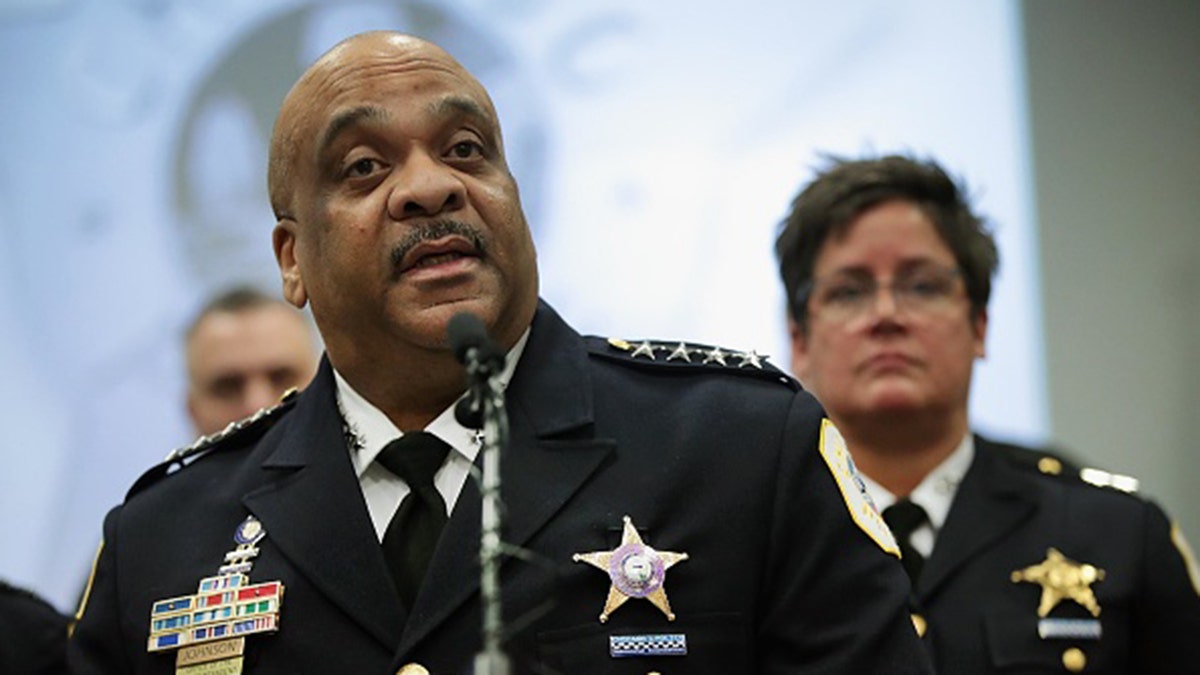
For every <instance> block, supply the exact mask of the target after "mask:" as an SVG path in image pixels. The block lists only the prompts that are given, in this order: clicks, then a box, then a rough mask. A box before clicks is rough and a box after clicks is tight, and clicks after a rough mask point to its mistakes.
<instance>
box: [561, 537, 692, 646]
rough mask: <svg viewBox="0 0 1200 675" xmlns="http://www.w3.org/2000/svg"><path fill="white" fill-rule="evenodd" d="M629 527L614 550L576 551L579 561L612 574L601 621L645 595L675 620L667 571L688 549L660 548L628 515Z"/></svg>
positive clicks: (680, 560)
mask: <svg viewBox="0 0 1200 675" xmlns="http://www.w3.org/2000/svg"><path fill="white" fill-rule="evenodd" d="M624 521H625V527H624V530H623V531H622V534H621V545H620V546H618V547H617V548H615V549H613V550H612V551H594V552H592V553H576V554H575V555H574V556H572V560H574V561H575V562H584V563H587V564H589V565H591V566H592V567H595V568H596V569H599V570H601V571H603V572H605V573H607V574H608V578H609V580H610V581H612V586H610V587H609V589H608V599H607V600H606V601H605V603H604V610H603V611H602V612H600V623H606V622H607V621H608V617H610V616H612V613H613V612H615V611H616V610H617V608H618V607H620V606H621V605H623V604H625V602H626V601H627V600H629V599H630V598H645V599H646V600H649V601H650V603H651V604H653V605H654V606H655V607H657V608H658V609H659V610H660V611H661V612H662V613H663V614H664V615H666V617H667V620H668V621H674V620H675V613H674V612H672V611H671V603H670V602H669V601H668V600H667V592H666V590H665V589H664V588H663V582H664V581H665V580H666V572H667V570H668V569H670V568H671V567H672V566H674V565H675V564H676V563H678V562H682V561H684V560H687V559H688V554H686V553H675V552H672V551H656V550H655V549H653V548H651V547H649V546H647V545H646V544H645V542H643V541H642V537H641V535H639V534H638V531H637V528H636V527H634V525H633V519H631V518H630V517H629V516H625V518H624Z"/></svg>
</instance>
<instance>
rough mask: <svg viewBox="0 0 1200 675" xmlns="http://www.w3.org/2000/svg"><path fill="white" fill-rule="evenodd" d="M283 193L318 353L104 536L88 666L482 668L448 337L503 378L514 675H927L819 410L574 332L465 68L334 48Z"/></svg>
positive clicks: (297, 281)
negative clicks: (465, 325) (482, 330)
mask: <svg viewBox="0 0 1200 675" xmlns="http://www.w3.org/2000/svg"><path fill="white" fill-rule="evenodd" d="M269 173H270V193H271V200H272V205H273V207H274V209H275V212H276V215H277V218H278V223H277V226H276V228H275V231H274V247H275V253H276V256H277V258H278V261H279V266H280V270H281V272H282V277H283V286H284V295H285V297H286V298H287V299H289V300H290V301H291V302H293V303H294V304H296V305H297V306H303V305H305V304H310V305H311V307H312V311H313V313H314V316H315V318H316V322H317V325H318V327H319V329H320V330H321V333H322V336H323V337H324V340H325V344H326V348H327V352H326V357H325V359H324V360H323V362H322V365H321V367H320V370H319V372H318V374H317V376H316V378H315V380H314V381H313V383H312V384H311V385H310V386H309V387H308V388H307V390H306V391H305V392H304V393H302V394H300V395H299V396H296V397H289V398H288V399H287V401H286V402H285V403H284V404H283V405H282V406H280V407H279V408H277V409H275V410H273V411H269V412H264V413H262V414H261V415H258V416H256V417H255V418H252V419H251V420H248V421H246V422H245V423H244V424H242V425H241V426H240V427H239V428H238V429H236V430H234V431H231V432H230V433H228V434H225V435H223V436H222V437H220V438H216V439H209V440H207V441H205V442H202V443H199V444H198V445H197V446H195V447H193V448H192V449H189V450H186V451H183V452H181V453H180V457H179V461H177V462H175V463H171V464H168V465H165V466H163V467H160V468H159V469H156V470H154V471H152V472H150V473H149V474H147V475H146V476H144V477H143V478H142V479H141V480H140V481H139V482H138V483H137V484H136V485H135V486H134V488H133V489H132V490H131V492H130V494H129V496H128V497H127V499H126V501H125V503H124V505H122V506H121V507H118V508H117V509H115V510H114V511H112V512H111V513H110V514H109V516H108V517H107V519H106V521H105V527H104V545H103V549H102V553H101V555H100V557H99V561H98V564H97V568H96V571H95V574H94V582H93V583H92V584H91V587H90V594H89V595H90V597H89V599H88V601H87V603H86V608H85V609H84V611H83V613H82V618H81V620H80V623H79V625H78V628H77V629H76V631H75V635H74V639H73V641H72V648H71V656H72V664H73V666H74V667H75V669H76V671H77V672H80V673H127V672H133V673H168V672H171V671H172V670H173V669H175V668H177V667H178V668H180V670H181V671H182V672H189V673H191V672H202V671H200V670H191V669H198V668H213V669H215V668H222V669H223V670H220V671H219V672H239V671H244V672H254V673H285V672H286V673H292V672H309V673H356V674H357V673H385V672H400V673H406V674H409V673H426V672H432V673H465V672H470V671H471V669H472V666H471V664H472V658H473V655H474V654H475V653H476V652H478V651H479V649H480V645H481V640H480V626H481V609H480V604H481V603H480V592H479V563H478V553H479V533H480V515H479V514H480V501H481V497H480V492H479V489H478V487H477V485H476V484H475V482H474V481H473V480H468V475H469V473H470V472H471V471H472V470H473V468H474V467H473V463H474V462H475V458H476V457H475V456H476V453H477V451H478V446H477V442H476V434H474V433H473V431H472V430H471V429H467V428H464V427H463V426H462V425H461V424H460V423H459V422H458V421H457V420H456V419H455V416H454V414H453V407H454V404H455V402H456V400H458V399H459V398H460V396H461V395H462V394H463V392H464V388H465V378H464V375H463V369H462V367H461V366H460V365H459V364H458V363H457V362H456V360H455V357H454V355H453V354H452V353H451V351H450V350H449V349H448V347H447V338H446V333H447V324H448V322H449V321H450V319H451V317H452V316H455V315H457V314H458V313H460V312H469V313H471V314H474V315H476V316H478V317H480V318H481V319H482V321H483V323H484V324H485V325H486V327H487V330H488V333H489V334H490V335H491V336H492V337H493V338H494V340H495V341H496V342H497V343H498V344H499V345H500V346H501V347H502V348H503V350H505V351H506V352H507V358H506V360H505V363H506V367H505V368H504V371H503V373H502V374H501V375H500V379H501V380H502V381H503V382H504V383H505V387H506V395H507V410H508V415H509V419H510V423H511V437H510V442H509V444H508V446H507V447H506V448H505V450H504V455H503V459H502V461H501V469H502V471H501V474H502V476H503V491H502V498H503V501H504V506H505V508H504V516H505V529H504V533H505V539H506V541H507V542H509V543H511V544H512V545H513V546H516V547H520V548H521V549H523V551H524V553H523V554H522V555H521V556H519V558H517V559H509V560H507V561H506V562H505V563H504V565H503V567H502V568H501V584H502V596H503V601H504V604H503V607H504V616H505V618H506V620H507V629H506V633H505V638H506V639H505V641H504V643H503V647H504V649H505V651H506V652H507V654H508V656H509V657H510V659H511V666H512V672H515V673H532V672H538V673H569V674H571V675H579V674H581V673H584V674H586V673H639V674H643V673H647V672H652V671H657V672H664V673H801V672H804V673H830V674H832V673H925V672H929V666H928V663H927V658H926V657H925V655H924V653H923V651H922V650H921V648H920V643H919V641H918V639H917V637H916V635H915V632H914V631H913V629H912V625H911V623H910V621H909V616H908V612H907V607H906V603H907V595H908V586H907V582H906V580H905V577H904V573H903V570H902V569H901V567H900V566H899V564H898V563H897V562H896V558H895V557H894V556H893V555H891V553H889V552H888V551H889V550H890V551H892V552H894V551H895V547H894V541H893V540H892V539H891V537H890V534H889V533H888V532H887V529H886V526H883V525H882V521H880V520H879V517H878V514H877V513H875V512H874V511H873V510H872V509H871V508H870V506H869V505H868V504H867V503H866V501H865V497H864V496H863V495H862V493H861V492H860V490H859V489H858V487H857V484H856V482H855V476H854V475H853V473H852V470H851V469H850V467H849V463H848V459H847V458H846V456H845V453H844V448H843V446H841V445H840V444H839V437H838V436H837V432H836V430H834V429H832V427H828V426H826V425H825V424H824V423H823V422H822V413H821V410H820V408H819V407H818V405H817V404H816V402H815V401H814V400H813V399H812V398H811V397H810V396H808V395H807V394H805V393H803V392H802V391H799V389H798V387H797V386H796V385H795V383H794V382H793V381H792V380H790V379H789V378H787V377H784V376H782V375H781V374H780V373H779V372H778V371H775V370H773V369H771V368H770V367H769V366H764V365H763V363H762V361H761V357H760V356H758V355H757V354H755V353H753V352H749V353H742V352H728V351H726V350H722V349H717V348H701V347H698V346H694V345H689V344H685V343H670V344H665V343H657V342H650V341H632V342H627V341H623V340H602V339H597V338H582V337H580V336H579V335H578V334H577V333H575V332H574V331H573V330H572V329H571V328H570V327H569V326H568V325H567V324H566V323H564V322H563V321H562V319H560V318H559V317H558V316H557V315H556V314H555V312H554V311H553V310H552V309H551V308H550V307H548V306H547V305H545V304H544V303H540V302H539V300H538V297H537V269H536V264H535V253H534V248H533V242H532V240H531V237H530V232H529V228H528V226H527V224H526V222H525V219H524V216H523V214H522V211H521V207H520V204H519V199H518V195H517V187H516V184H515V181H514V179H513V177H512V176H511V175H510V173H509V171H508V168H507V165H506V163H505V159H504V153H503V146H502V143H501V139H500V130H499V124H498V121H497V119H496V114H495V111H494V108H493V106H492V103H491V101H490V100H489V97H488V95H487V93H486V92H485V91H484V89H483V88H482V86H481V85H480V84H479V83H478V82H477V81H476V80H475V79H474V78H473V77H472V76H471V75H470V74H469V73H467V72H466V71H465V70H464V69H463V68H462V67H461V66H460V65H459V64H458V63H457V62H456V61H455V60H454V59H453V58H451V57H450V56H449V55H448V54H446V53H445V52H444V51H442V50H441V49H439V48H437V47H436V46H434V45H431V44H429V43H427V42H423V41H421V40H417V39H414V38H411V37H407V36H403V35H398V34H394V33H368V34H364V35H360V36H356V37H354V38H351V39H349V40H347V41H345V42H343V43H342V44H340V45H339V46H337V47H335V48H334V49H333V50H331V51H330V52H328V53H327V54H326V55H325V56H323V57H322V58H321V59H319V60H318V62H317V63H316V64H315V65H314V66H313V67H312V68H311V69H310V70H309V71H308V72H307V73H306V74H305V75H304V76H303V77H302V78H301V79H300V81H299V82H298V83H297V84H296V86H295V87H294V88H293V89H292V91H291V93H290V94H289V95H288V97H287V98H286V100H285V101H284V104H283V107H282V111H281V113H280V116H279V119H278V121H277V123H276V128H275V134H274V138H273V142H272V145H271V159H270V172H269ZM398 436H399V437H400V438H399V440H394V439H396V437H398ZM430 439H432V440H430ZM410 441H411V442H410ZM435 446H436V447H440V448H442V454H441V455H436V453H428V454H427V451H428V450H429V448H431V447H435ZM398 448H399V449H401V451H402V452H401V455H400V457H397V454H396V453H394V452H393V451H394V450H396V449H398ZM405 457H406V458H408V459H409V460H412V459H420V461H418V462H413V463H412V464H420V465H422V466H424V473H422V472H419V471H417V470H416V469H414V468H413V467H412V465H410V464H406V460H405V459H404V458H405ZM431 457H432V458H433V459H430V458H431ZM443 457H444V459H443ZM384 464H387V465H388V466H391V467H393V468H395V471H393V470H391V469H388V468H384V466H383V465H384ZM398 473H403V474H404V475H406V476H409V477H410V478H408V479H405V480H401V479H400V478H399V477H398V475H397V474H398ZM397 505H399V506H397ZM434 505H436V508H434ZM447 512H448V513H449V518H448V520H447V519H446V514H447ZM393 514H395V515H394V516H393ZM414 514H416V515H414ZM436 516H440V518H441V520H445V521H446V522H444V524H440V525H431V524H430V523H431V522H433V521H436V520H437V517H436ZM397 522H400V523H403V525H402V526H400V527H395V525H396V523H397ZM417 523H419V525H418V524H417ZM437 527H441V528H442V529H441V530H440V538H439V537H438V536H437V535H436V534H435V536H434V537H432V539H429V538H426V536H427V535H428V533H429V532H435V533H436V532H437V531H438V530H437ZM398 538H399V539H398ZM398 540H399V541H400V542H401V543H400V544H398V545H397V544H395V542H396V541H398ZM431 541H432V543H430V542H431ZM420 542H424V545H430V546H432V547H433V548H432V551H431V552H430V553H429V555H430V556H431V560H429V562H428V564H427V566H426V565H425V564H424V563H421V562H420V561H419V560H418V559H420V558H422V553H421V551H422V550H424V549H423V548H422V546H423V544H421V543H420ZM381 543H382V545H381ZM414 560H417V561H418V562H415V563H414V562H413V561H414ZM414 570H416V571H414ZM414 579H415V583H414ZM284 589H286V592H285V590H284ZM218 633H219V635H218ZM217 638H220V639H217ZM213 664H217V665H213ZM212 672H218V671H216V670H213V671H212Z"/></svg>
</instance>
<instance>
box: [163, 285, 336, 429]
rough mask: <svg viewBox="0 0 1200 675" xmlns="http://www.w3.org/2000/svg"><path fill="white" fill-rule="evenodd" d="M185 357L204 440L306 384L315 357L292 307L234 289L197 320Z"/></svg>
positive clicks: (193, 413) (195, 421) (191, 405)
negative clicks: (288, 391) (287, 392)
mask: <svg viewBox="0 0 1200 675" xmlns="http://www.w3.org/2000/svg"><path fill="white" fill-rule="evenodd" d="M186 357H187V375H188V391H187V409H188V417H190V418H191V420H192V425H193V426H194V427H195V428H196V432H197V433H199V434H201V435H209V434H213V433H216V432H218V431H220V430H222V429H224V428H225V427H226V426H227V425H228V424H229V423H230V422H235V421H237V420H241V419H244V418H246V417H249V416H250V415H252V414H254V413H255V412H257V411H258V410H260V409H262V408H266V407H268V406H271V405H274V404H276V403H278V402H279V398H280V396H282V395H283V393H284V392H286V391H287V390H288V389H292V388H302V387H304V386H305V385H307V384H308V382H309V381H310V380H312V377H313V375H314V374H315V373H316V371H317V360H318V352H317V343H316V339H315V336H314V333H313V330H312V328H311V327H310V326H309V324H308V321H307V320H306V319H305V318H304V316H303V315H302V314H301V313H300V312H298V311H296V308H294V307H292V306H291V305H289V304H287V303H285V302H283V301H282V300H279V299H276V298H272V297H271V296H269V295H266V294H265V293H262V292H260V291H257V290H255V289H253V288H250V287H239V288H235V289H232V290H229V291H226V292H224V293H222V294H220V295H218V296H216V297H215V298H213V299H212V300H211V301H209V302H208V303H207V304H206V305H205V306H204V307H203V308H202V309H201V310H200V312H199V313H198V314H197V315H196V318H195V319H194V320H193V321H192V324H191V326H190V327H189V328H188V331H187V337H186Z"/></svg>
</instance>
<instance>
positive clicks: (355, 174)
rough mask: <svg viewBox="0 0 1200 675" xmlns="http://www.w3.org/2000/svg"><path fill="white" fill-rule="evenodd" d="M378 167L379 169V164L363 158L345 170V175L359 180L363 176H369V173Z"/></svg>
mask: <svg viewBox="0 0 1200 675" xmlns="http://www.w3.org/2000/svg"><path fill="white" fill-rule="evenodd" d="M378 167H379V162H377V161H375V160H373V159H369V158H365V157H364V158H363V159H360V160H357V161H355V162H354V163H352V164H351V165H350V166H349V167H348V168H347V169H346V175H347V176H349V177H351V178H361V177H363V176H369V175H371V173H372V172H374V171H375V170H376V169H377V168H378Z"/></svg>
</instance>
